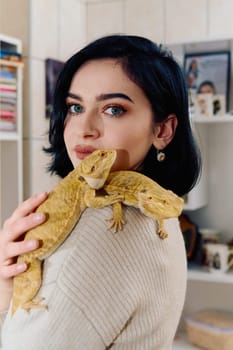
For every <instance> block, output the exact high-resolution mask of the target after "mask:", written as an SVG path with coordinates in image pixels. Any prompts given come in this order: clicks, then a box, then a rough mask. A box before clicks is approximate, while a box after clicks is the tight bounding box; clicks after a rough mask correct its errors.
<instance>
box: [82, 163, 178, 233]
mask: <svg viewBox="0 0 233 350" xmlns="http://www.w3.org/2000/svg"><path fill="white" fill-rule="evenodd" d="M101 191H102V192H103V193H104V194H105V196H102V195H101V192H98V191H93V192H91V193H86V194H85V203H86V204H87V205H88V206H89V207H93V208H101V207H104V206H105V205H107V204H106V199H108V203H110V202H111V198H112V203H111V204H112V206H113V215H112V217H111V218H110V228H112V229H113V230H114V232H116V231H118V230H119V229H120V230H121V229H122V226H123V224H124V223H125V222H124V219H123V213H122V203H123V204H125V205H128V206H133V207H135V208H139V209H140V210H141V212H142V213H143V214H144V215H146V216H149V217H151V218H153V219H154V220H156V221H157V222H158V234H159V237H160V238H162V239H164V238H166V237H167V232H166V230H165V228H164V225H163V220H164V219H168V218H171V217H177V216H179V215H180V214H181V212H182V209H183V202H184V201H183V199H182V198H180V197H178V196H177V195H176V194H175V193H173V192H172V191H169V190H166V189H164V188H163V187H161V186H160V185H158V184H157V183H156V182H155V181H153V180H151V179H150V178H148V177H147V176H144V175H142V174H140V173H137V172H135V171H130V170H129V171H115V172H112V173H110V175H109V177H108V179H107V181H106V182H105V184H104V186H103V189H101ZM117 195H119V198H120V196H122V197H123V200H121V199H120V200H117V199H116V196H117Z"/></svg>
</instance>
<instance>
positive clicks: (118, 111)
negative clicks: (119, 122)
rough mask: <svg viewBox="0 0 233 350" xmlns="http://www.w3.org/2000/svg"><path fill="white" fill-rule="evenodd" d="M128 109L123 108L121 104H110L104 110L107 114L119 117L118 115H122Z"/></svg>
mask: <svg viewBox="0 0 233 350" xmlns="http://www.w3.org/2000/svg"><path fill="white" fill-rule="evenodd" d="M125 111H126V110H125V109H124V108H123V107H121V106H115V105H114V106H109V107H107V108H106V109H105V110H104V112H105V113H106V114H109V115H111V116H113V117H118V116H120V115H122V114H123V113H124V112H125Z"/></svg>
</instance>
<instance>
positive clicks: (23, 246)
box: [3, 239, 40, 265]
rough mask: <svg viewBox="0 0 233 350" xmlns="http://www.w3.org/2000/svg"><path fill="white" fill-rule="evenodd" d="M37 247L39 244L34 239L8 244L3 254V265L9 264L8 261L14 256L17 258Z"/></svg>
mask: <svg viewBox="0 0 233 350" xmlns="http://www.w3.org/2000/svg"><path fill="white" fill-rule="evenodd" d="M39 245H40V242H39V241H37V240H35V239H32V240H28V241H21V242H11V243H9V244H8V245H7V248H6V253H5V254H6V256H5V261H4V264H3V265H6V264H7V263H9V262H10V261H11V260H9V259H12V258H14V257H16V256H19V255H22V254H25V253H28V252H31V251H32V250H35V249H37V248H38V247H39Z"/></svg>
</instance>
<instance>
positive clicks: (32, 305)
mask: <svg viewBox="0 0 233 350" xmlns="http://www.w3.org/2000/svg"><path fill="white" fill-rule="evenodd" d="M43 300H44V298H43V297H36V298H34V299H33V300H31V301H28V302H26V303H24V304H23V305H22V309H23V310H25V311H27V312H28V311H29V310H30V309H40V310H47V309H48V306H47V305H43V304H41V302H42V301H43Z"/></svg>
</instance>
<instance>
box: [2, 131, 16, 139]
mask: <svg viewBox="0 0 233 350" xmlns="http://www.w3.org/2000/svg"><path fill="white" fill-rule="evenodd" d="M18 140H19V135H18V133H17V132H15V131H0V141H18Z"/></svg>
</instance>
